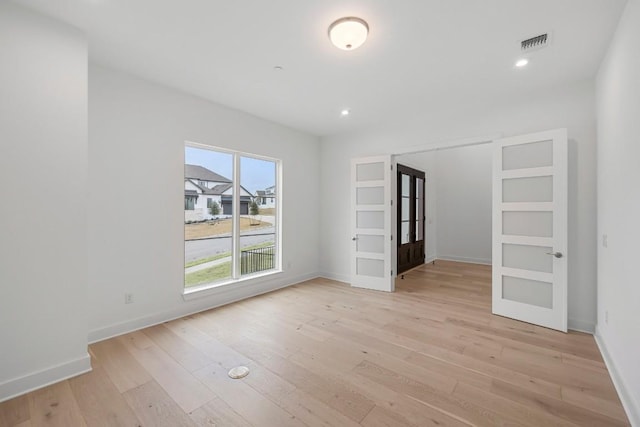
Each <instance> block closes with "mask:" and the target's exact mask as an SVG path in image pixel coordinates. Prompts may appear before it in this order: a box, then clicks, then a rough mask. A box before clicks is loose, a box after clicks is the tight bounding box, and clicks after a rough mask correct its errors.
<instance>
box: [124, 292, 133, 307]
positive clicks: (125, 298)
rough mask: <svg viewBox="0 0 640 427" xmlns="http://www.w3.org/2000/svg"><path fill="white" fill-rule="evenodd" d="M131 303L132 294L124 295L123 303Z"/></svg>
mask: <svg viewBox="0 0 640 427" xmlns="http://www.w3.org/2000/svg"><path fill="white" fill-rule="evenodd" d="M132 302H133V294H130V293H126V294H124V303H125V304H131V303H132Z"/></svg>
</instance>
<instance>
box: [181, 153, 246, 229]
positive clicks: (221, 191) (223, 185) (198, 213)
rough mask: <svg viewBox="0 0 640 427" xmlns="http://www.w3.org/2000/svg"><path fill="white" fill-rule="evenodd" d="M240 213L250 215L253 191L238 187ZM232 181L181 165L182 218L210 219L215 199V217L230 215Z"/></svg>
mask: <svg viewBox="0 0 640 427" xmlns="http://www.w3.org/2000/svg"><path fill="white" fill-rule="evenodd" d="M240 190H241V191H240V215H248V214H249V202H250V201H251V199H252V198H253V194H251V193H250V192H249V191H247V190H246V189H245V188H244V187H242V186H241V187H240ZM232 196H233V184H232V182H231V180H230V179H228V178H225V177H224V176H222V175H218V174H217V173H215V172H213V171H211V170H209V169H207V168H205V167H202V166H198V165H184V220H185V221H202V220H203V219H211V218H213V217H214V215H211V207H212V206H213V204H214V202H215V203H218V206H219V207H220V214H218V215H215V216H216V217H224V216H230V215H232V214H233V204H232Z"/></svg>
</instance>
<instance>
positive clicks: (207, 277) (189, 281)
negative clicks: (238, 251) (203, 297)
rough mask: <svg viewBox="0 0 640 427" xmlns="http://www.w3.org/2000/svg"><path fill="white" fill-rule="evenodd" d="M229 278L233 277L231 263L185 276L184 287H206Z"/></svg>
mask: <svg viewBox="0 0 640 427" xmlns="http://www.w3.org/2000/svg"><path fill="white" fill-rule="evenodd" d="M229 277H231V261H229V262H225V263H223V264H218V265H214V266H213V267H210V268H205V269H204V270H200V271H196V272H193V273H189V274H185V276H184V287H185V288H190V287H193V286H198V285H204V284H206V283H213V282H217V281H219V280H222V279H225V278H229Z"/></svg>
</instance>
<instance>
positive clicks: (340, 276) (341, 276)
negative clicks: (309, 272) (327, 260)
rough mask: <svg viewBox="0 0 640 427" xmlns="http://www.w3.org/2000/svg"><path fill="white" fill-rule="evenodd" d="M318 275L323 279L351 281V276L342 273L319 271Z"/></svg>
mask: <svg viewBox="0 0 640 427" xmlns="http://www.w3.org/2000/svg"><path fill="white" fill-rule="evenodd" d="M320 277H324V278H325V279H330V280H337V281H338V282H343V283H351V278H350V277H349V276H345V275H344V274H335V273H329V272H326V271H325V272H322V273H320Z"/></svg>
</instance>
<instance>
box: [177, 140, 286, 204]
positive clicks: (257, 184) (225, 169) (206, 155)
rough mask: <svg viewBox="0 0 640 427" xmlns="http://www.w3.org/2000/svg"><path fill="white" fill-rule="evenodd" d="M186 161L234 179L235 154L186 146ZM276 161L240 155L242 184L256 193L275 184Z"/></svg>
mask: <svg viewBox="0 0 640 427" xmlns="http://www.w3.org/2000/svg"><path fill="white" fill-rule="evenodd" d="M184 159H185V160H184V161H185V163H186V164H190V165H200V166H203V167H205V168H207V169H209V170H211V171H213V172H215V173H217V174H218V175H222V176H224V177H225V178H228V179H229V180H232V179H233V155H232V154H228V153H221V152H218V151H213V150H206V149H202V148H195V147H185V149H184ZM275 181H276V163H275V162H270V161H268V160H260V159H253V158H251V157H240V185H242V186H243V187H244V188H246V189H247V190H248V191H249V192H251V193H252V194H254V195H255V192H256V191H257V190H264V189H265V188H267V187H270V186H272V185H274V184H275Z"/></svg>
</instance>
